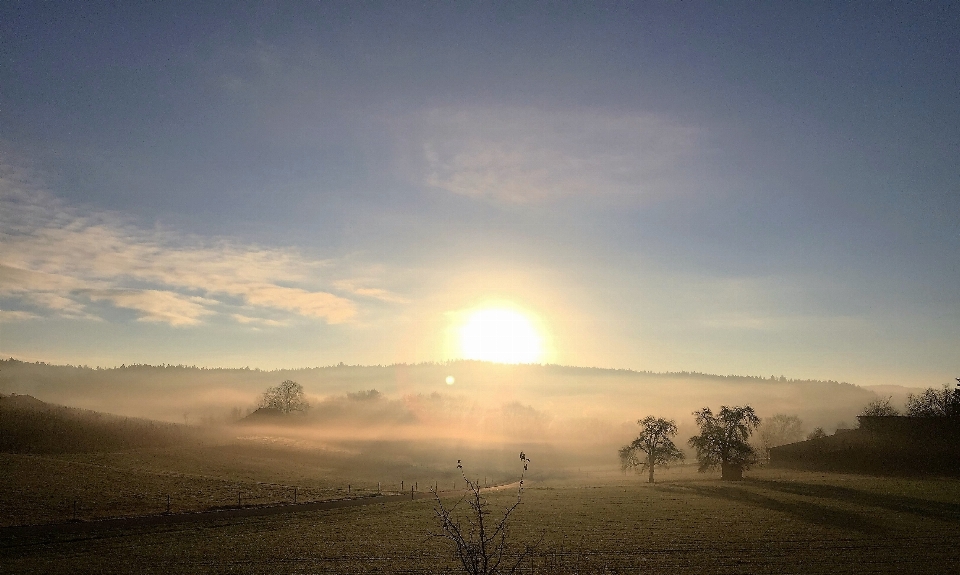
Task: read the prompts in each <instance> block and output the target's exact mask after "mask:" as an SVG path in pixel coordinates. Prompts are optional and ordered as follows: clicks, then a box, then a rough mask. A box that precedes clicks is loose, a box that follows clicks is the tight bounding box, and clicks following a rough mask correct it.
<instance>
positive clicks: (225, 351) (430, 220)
mask: <svg viewBox="0 0 960 575" xmlns="http://www.w3.org/2000/svg"><path fill="white" fill-rule="evenodd" d="M958 216H960V6H958V5H957V4H956V3H949V2H943V3H938V2H929V3H920V4H916V5H914V4H910V5H907V4H906V3H889V4H888V3H883V4H879V3H872V2H862V3H861V2H849V3H847V2H822V3H821V2H808V3H802V5H800V4H797V3H788V2H784V3H779V2H771V3H735V2H731V3H723V4H722V5H717V4H714V3H698V2H692V3H682V4H681V3H668V2H650V3H645V2H637V3H618V2H598V3H584V2H571V3H565V2H557V3H539V2H529V3H516V2H470V3H466V2H462V3H461V2H449V3H405V2H386V3H378V2H364V3H357V2H254V3H247V2H229V3H218V2H203V3H196V2H183V3H178V2H174V1H170V2H162V3H129V2H95V1H91V2H84V3H72V2H42V3H41V2H18V1H16V0H13V1H9V2H4V3H2V5H0V355H2V356H4V357H10V356H12V357H16V358H18V359H24V360H29V361H34V360H41V361H48V362H55V363H71V364H88V365H104V366H114V365H120V364H121V363H126V364H130V363H153V364H159V363H171V364H186V365H203V366H250V367H260V368H266V369H271V368H280V367H301V366H318V365H332V364H336V363H339V362H344V363H347V364H367V365H372V364H393V363H414V362H423V361H444V360H448V359H453V358H457V357H463V356H464V355H465V353H464V346H463V344H462V342H461V341H459V339H458V338H459V337H460V335H462V334H461V332H460V331H458V330H460V329H461V328H462V326H463V325H465V324H468V323H470V321H472V319H471V318H473V319H474V320H475V319H476V317H477V316H476V315H475V312H477V311H478V310H481V311H482V310H487V311H488V312H489V310H500V311H502V310H512V313H514V314H515V315H517V316H519V317H523V318H526V320H528V325H526V327H523V326H521V327H523V329H527V328H530V329H533V330H534V331H535V332H536V333H537V334H538V337H539V340H538V342H537V343H538V345H539V347H538V349H540V350H541V351H542V353H540V354H539V355H538V356H536V358H535V359H533V361H538V362H543V363H559V364H564V365H579V366H596V367H610V368H629V369H636V370H649V371H698V372H705V373H716V374H742V375H763V376H769V375H778V376H779V375H781V374H783V375H786V376H787V377H790V378H804V379H806V378H811V379H834V380H844V381H849V382H852V383H858V384H864V385H875V384H901V385H909V386H926V385H939V384H940V383H945V382H950V381H952V380H953V378H954V377H956V376H960V224H958ZM495 313H496V311H495ZM472 314H473V315H472ZM501 329H502V328H501ZM495 336H497V337H501V338H502V337H509V336H510V334H509V333H503V332H502V331H501V332H499V333H496V334H495Z"/></svg>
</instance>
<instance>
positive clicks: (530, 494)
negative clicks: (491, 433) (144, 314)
mask: <svg viewBox="0 0 960 575" xmlns="http://www.w3.org/2000/svg"><path fill="white" fill-rule="evenodd" d="M749 476H750V478H749V479H748V480H747V481H744V482H742V483H721V482H720V481H718V480H717V479H716V478H715V477H714V476H712V475H709V474H708V475H699V474H696V473H691V472H690V471H689V470H671V471H669V472H667V473H664V474H662V476H661V482H660V483H658V484H657V485H655V486H650V485H646V484H643V483H641V482H640V480H639V478H636V477H634V476H628V477H617V476H610V477H608V478H607V479H605V480H600V478H599V477H598V476H593V477H590V478H585V479H583V480H579V481H569V480H568V481H559V480H555V481H546V482H536V481H533V482H531V483H530V485H529V489H528V490H527V491H526V495H525V497H524V503H523V505H522V507H521V509H520V511H519V512H518V513H517V514H516V516H515V517H516V522H515V524H514V528H513V539H514V540H515V541H517V542H524V541H527V542H536V541H538V540H539V541H540V543H539V547H538V549H539V550H538V553H537V554H536V555H535V556H534V557H532V559H531V560H530V561H528V562H525V563H524V568H525V572H531V569H532V570H533V572H536V573H604V572H606V573H637V572H643V573H952V572H956V571H957V570H958V569H960V548H958V546H957V545H956V541H957V540H958V538H960V482H958V481H956V480H952V479H933V478H931V479H893V478H874V477H861V476H852V475H837V474H815V473H805V472H794V471H790V472H781V471H776V470H757V471H753V472H750V473H749ZM490 498H491V501H492V502H493V503H494V504H495V505H499V506H504V505H506V504H507V503H508V501H509V500H510V498H511V493H509V492H501V493H497V494H491V495H490ZM435 532H436V523H435V520H434V517H433V504H432V503H431V501H430V500H417V501H405V502H399V503H388V504H377V505H370V506H366V507H355V508H349V509H337V510H330V511H318V512H304V513H291V514H286V515H278V516H272V517H257V518H241V519H233V520H224V521H215V522H210V523H203V524H190V525H177V526H154V527H143V528H135V529H126V530H113V531H106V532H97V533H85V534H73V535H66V534H63V535H51V536H46V537H43V536H32V537H30V538H26V539H24V538H18V539H16V540H7V541H4V542H2V543H0V546H2V548H0V570H2V571H3V572H8V573H78V572H80V573H83V572H104V573H123V572H134V571H136V572H140V573H154V572H156V573H160V572H163V573H171V572H195V573H315V572H329V573H366V572H375V571H382V572H393V573H441V572H455V571H452V570H453V569H454V568H455V565H454V564H453V563H452V562H451V559H452V557H451V554H450V550H449V549H448V548H447V547H446V546H445V545H444V541H442V540H440V539H438V538H434V537H430V535H431V533H435Z"/></svg>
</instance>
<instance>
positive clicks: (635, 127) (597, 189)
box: [419, 108, 698, 204]
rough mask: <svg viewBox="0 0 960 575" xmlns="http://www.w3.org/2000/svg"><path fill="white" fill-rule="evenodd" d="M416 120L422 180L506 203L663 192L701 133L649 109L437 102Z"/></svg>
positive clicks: (460, 193)
mask: <svg viewBox="0 0 960 575" xmlns="http://www.w3.org/2000/svg"><path fill="white" fill-rule="evenodd" d="M419 126H420V130H422V132H421V133H420V138H421V141H420V142H419V149H420V150H422V159H421V164H420V165H421V168H420V170H421V172H422V179H423V181H424V183H426V184H427V185H429V186H432V187H434V188H439V189H442V190H446V191H448V192H452V193H455V194H458V195H462V196H467V197H472V198H478V199H485V200H488V201H493V202H499V203H508V204H527V203H536V202H543V201H550V200H556V199H560V198H565V197H586V198H590V199H597V198H601V197H608V198H609V197H632V198H649V197H652V196H655V195H657V194H661V193H664V191H665V190H666V189H668V188H667V182H668V181H671V180H673V179H674V176H676V175H678V173H679V167H680V166H682V165H683V162H682V161H681V160H682V159H683V158H684V157H685V156H687V155H689V154H690V153H691V152H692V151H693V149H694V147H695V145H696V143H697V138H698V132H697V130H695V129H694V128H691V127H687V126H683V125H679V124H675V123H672V122H670V121H668V120H666V119H663V118H659V117H656V116H652V115H616V114H607V113H600V112H583V111H577V112H571V111H564V112H551V111H544V110H539V109H535V108H506V109H485V108H468V109H438V110H433V111H431V112H429V113H427V114H425V115H424V117H422V118H421V119H420V121H419Z"/></svg>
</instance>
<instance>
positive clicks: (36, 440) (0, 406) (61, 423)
mask: <svg viewBox="0 0 960 575" xmlns="http://www.w3.org/2000/svg"><path fill="white" fill-rule="evenodd" d="M188 435H189V432H188V430H186V429H185V428H184V426H181V425H176V424H172V423H163V422H157V421H151V420H147V419H136V418H127V417H120V416H115V415H109V414H105V413H99V412H96V411H89V410H85V409H76V408H72V407H64V406H60V405H52V404H49V403H45V402H43V401H40V400H38V399H36V398H34V397H31V396H29V395H15V394H14V395H0V452H5V453H82V452H91V451H115V450H121V449H132V448H137V447H160V446H166V445H173V444H176V443H178V442H180V441H183V440H184V439H185V438H186V437H187V436H188Z"/></svg>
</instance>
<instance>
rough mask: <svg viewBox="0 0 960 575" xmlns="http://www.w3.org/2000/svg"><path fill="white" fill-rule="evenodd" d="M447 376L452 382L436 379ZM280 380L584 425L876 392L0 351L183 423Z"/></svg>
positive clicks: (35, 387) (831, 421) (611, 374)
mask: <svg viewBox="0 0 960 575" xmlns="http://www.w3.org/2000/svg"><path fill="white" fill-rule="evenodd" d="M449 378H452V381H453V383H452V385H451V384H447V381H448V380H449ZM284 380H293V381H296V382H298V383H299V384H301V385H302V386H303V389H304V391H305V393H306V398H307V399H308V401H309V402H310V403H311V404H313V405H314V406H316V407H317V408H319V409H323V406H324V405H329V404H326V403H324V402H325V401H326V400H330V399H334V398H336V397H345V396H346V395H347V394H350V393H355V392H358V391H366V390H372V389H375V390H377V391H378V392H379V393H380V394H382V395H383V398H384V399H385V400H388V401H399V400H403V398H408V399H406V400H404V401H406V404H407V405H408V406H410V405H413V404H412V403H411V401H412V399H409V398H416V397H418V396H422V397H428V396H437V395H439V396H442V397H443V398H446V399H445V400H444V401H442V402H440V401H437V400H431V401H428V402H424V405H428V404H429V405H438V406H439V405H441V404H443V405H447V406H449V405H454V404H456V405H459V406H460V409H461V411H463V412H464V413H468V412H470V413H472V412H471V411H470V409H474V408H479V407H483V408H485V409H494V410H498V411H502V410H503V409H505V406H510V405H512V406H514V407H511V408H509V410H510V411H511V413H516V412H517V410H518V409H519V410H521V411H524V412H528V413H532V414H536V418H537V419H538V420H542V421H551V422H552V424H551V425H553V426H554V427H559V426H562V425H563V422H564V421H567V420H571V421H572V420H576V421H577V422H579V423H578V424H577V425H584V426H591V425H592V426H594V427H597V426H607V427H611V426H613V427H616V426H628V427H629V426H632V425H635V423H634V422H635V421H636V420H637V419H638V418H640V417H643V416H645V415H649V414H656V415H658V416H664V417H673V418H676V419H677V420H678V423H679V425H680V426H681V428H683V427H684V426H685V425H692V417H691V415H690V414H691V412H692V411H694V410H696V409H700V408H702V407H704V406H707V405H711V406H714V407H717V406H719V405H741V404H747V403H749V404H751V405H753V406H754V408H755V409H756V410H757V413H758V414H760V416H761V417H767V416H770V415H773V414H776V413H786V414H795V415H798V416H800V417H801V418H802V419H803V420H804V422H805V423H806V424H807V425H808V426H809V427H811V428H812V427H814V426H820V427H824V428H825V429H828V430H831V429H835V428H837V427H844V426H850V425H853V424H854V423H855V421H856V420H855V416H856V414H857V413H859V412H860V410H861V409H862V408H863V407H864V406H865V405H866V404H867V403H869V402H870V401H872V400H875V399H876V398H877V397H878V396H877V394H875V393H873V392H872V391H870V390H867V389H864V388H861V387H858V386H856V385H852V384H849V383H843V382H837V381H818V380H797V379H788V378H786V377H783V376H765V377H761V376H738V375H710V374H704V373H697V372H674V373H651V372H638V371H632V370H626V369H602V368H590V367H569V366H560V365H506V364H494V363H487V362H480V361H470V360H462V361H450V362H442V363H421V364H394V365H377V366H351V365H344V364H338V365H332V366H327V367H314V368H301V369H280V370H271V371H266V370H259V369H249V368H204V367H195V366H185V365H168V364H164V365H159V366H152V365H141V364H134V365H122V366H120V367H113V368H99V367H89V366H69V365H50V364H46V363H42V362H34V363H30V362H23V361H19V360H16V359H7V360H0V393H6V394H10V393H17V394H29V395H32V396H34V397H37V398H39V399H41V400H43V401H48V402H52V403H58V404H63V405H69V406H74V407H78V408H84V409H91V410H97V411H103V412H109V413H116V414H120V415H126V416H134V417H147V418H153V419H159V420H164V421H168V422H176V423H187V424H198V423H204V422H228V421H230V420H236V419H237V418H238V416H242V415H243V414H246V413H249V412H250V411H252V410H253V409H255V408H256V406H257V403H258V400H259V398H260V396H261V394H262V393H263V392H264V390H266V389H268V388H269V387H272V386H275V385H277V384H278V383H280V382H282V381H284ZM451 402H452V403H451ZM414 403H416V402H414ZM467 406H473V407H471V408H470V409H467ZM411 409H412V408H411ZM421 415H422V416H423V417H426V414H423V413H422V412H421ZM687 420H690V421H689V422H687ZM589 421H595V422H596V423H595V424H594V423H589ZM685 422H686V423H685Z"/></svg>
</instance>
